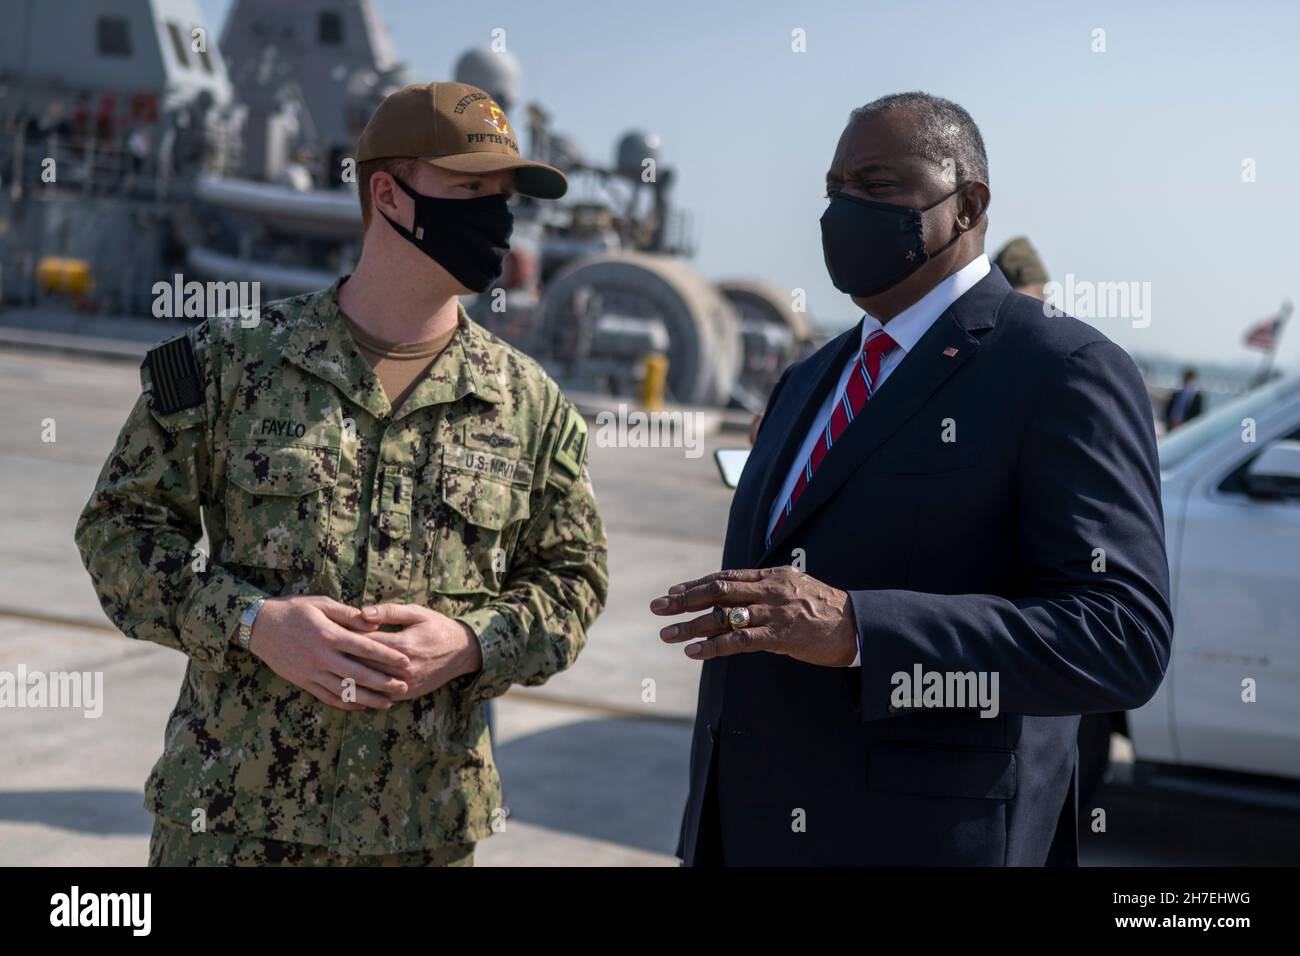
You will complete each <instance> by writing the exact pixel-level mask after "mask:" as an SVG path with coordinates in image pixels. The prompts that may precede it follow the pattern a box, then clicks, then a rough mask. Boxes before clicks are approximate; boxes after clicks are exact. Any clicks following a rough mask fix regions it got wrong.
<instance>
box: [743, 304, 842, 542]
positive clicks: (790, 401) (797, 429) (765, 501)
mask: <svg viewBox="0 0 1300 956" xmlns="http://www.w3.org/2000/svg"><path fill="white" fill-rule="evenodd" d="M861 340H862V323H861V322H859V323H858V324H857V325H855V326H854V327H853V328H851V329H849V330H848V331H846V332H843V333H841V335H840V336H839V338H837V339H834V340H833V341H831V342H829V343H827V345H826V347H825V348H823V349H822V350H821V352H820V353H819V354H818V355H816V356H814V357H813V360H812V361H810V362H809V367H808V369H807V370H802V371H801V374H800V375H799V377H798V379H793V378H792V379H791V380H790V381H788V382H786V384H785V386H784V387H783V389H782V395H781V401H780V402H778V403H777V404H778V408H779V409H781V411H780V414H779V416H778V417H775V418H774V419H773V420H772V421H768V422H764V423H763V435H762V438H769V437H770V438H771V440H772V441H773V442H777V443H779V444H777V445H776V446H775V448H776V451H775V455H776V457H775V460H772V457H771V453H769V454H767V455H764V456H763V458H760V459H759V464H760V465H761V467H763V468H764V469H765V471H764V472H763V475H764V477H763V483H762V485H761V486H760V491H759V495H758V498H757V499H755V500H756V504H755V507H754V514H753V515H752V516H751V527H750V535H749V542H750V547H751V549H752V553H754V554H761V553H762V552H763V551H764V546H763V541H764V539H765V538H766V537H767V525H768V517H769V515H770V514H771V511H772V499H773V498H774V497H775V496H776V495H777V494H778V493H780V491H781V486H782V485H784V484H785V479H786V477H787V476H788V475H789V473H790V467H791V465H793V464H794V456H795V455H796V454H798V452H799V447H800V446H801V445H802V444H803V441H804V439H805V438H807V437H808V429H809V428H811V427H812V423H813V419H814V418H816V416H817V410H818V409H819V408H820V407H821V404H822V402H823V401H824V400H825V398H826V393H827V392H829V391H830V390H831V389H832V388H834V387H835V385H836V384H837V382H838V381H839V377H840V372H842V371H843V370H844V363H845V362H847V361H848V360H849V356H850V355H851V354H853V352H854V351H855V350H856V348H857V346H858V343H859V342H860V341H861ZM773 411H774V412H775V411H777V409H773ZM761 440H762V439H760V441H761Z"/></svg>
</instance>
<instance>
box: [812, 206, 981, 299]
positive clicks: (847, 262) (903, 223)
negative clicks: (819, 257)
mask: <svg viewBox="0 0 1300 956" xmlns="http://www.w3.org/2000/svg"><path fill="white" fill-rule="evenodd" d="M965 185H966V184H965V183H962V184H961V186H958V187H957V188H956V189H954V190H953V191H952V192H950V193H948V194H947V195H945V196H942V197H940V198H939V199H937V200H935V201H934V202H932V203H930V205H928V206H923V207H921V208H920V209H913V208H912V207H911V206H898V205H895V204H894V203H887V202H875V201H874V200H871V199H862V198H860V197H858V196H851V195H849V194H848V193H846V192H844V191H843V190H841V191H839V192H837V193H835V195H833V196H832V197H831V204H830V205H829V206H827V207H826V211H825V212H824V213H822V218H821V226H822V252H823V254H824V255H825V257H826V271H827V272H829V273H830V277H831V282H833V283H834V284H835V288H837V289H839V290H840V291H841V292H843V293H845V294H847V295H854V296H863V297H870V296H873V295H879V294H880V293H882V292H884V291H886V290H887V289H892V288H893V287H894V286H896V285H898V283H900V282H902V281H903V280H904V279H906V278H907V277H908V276H910V275H911V274H912V273H913V272H915V271H916V270H917V269H919V268H921V266H923V265H925V263H926V262H928V261H929V260H930V259H931V258H932V257H933V256H937V255H938V254H939V253H941V252H943V251H944V250H945V249H947V248H948V247H949V246H951V245H952V244H953V243H955V242H956V241H957V240H958V239H960V238H961V237H962V234H961V233H960V232H959V233H957V234H956V235H955V236H953V237H952V238H951V239H949V240H948V241H947V242H946V243H944V244H943V245H942V246H940V247H939V248H938V249H936V250H934V252H928V251H927V250H926V248H925V228H924V224H923V221H922V217H921V214H922V213H924V212H928V211H929V210H931V209H933V208H934V207H935V206H937V205H939V204H940V203H942V202H945V201H946V200H948V199H951V198H952V197H953V196H955V195H957V193H958V192H960V191H961V189H962V187H963V186H965Z"/></svg>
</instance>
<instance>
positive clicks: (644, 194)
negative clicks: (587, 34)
mask: <svg viewBox="0 0 1300 956" xmlns="http://www.w3.org/2000/svg"><path fill="white" fill-rule="evenodd" d="M3 6H4V14H5V22H6V25H7V27H8V29H6V30H5V31H4V32H3V33H0V127H2V128H3V136H2V137H0V309H3V308H5V307H9V308H11V309H25V310H28V311H29V312H32V310H35V311H34V313H33V314H35V315H36V316H37V317H38V320H37V321H38V322H39V317H40V316H42V315H49V316H56V315H59V314H61V313H63V314H66V313H68V312H75V313H78V314H79V315H82V316H96V317H104V318H105V319H106V318H107V317H110V316H132V317H147V316H150V315H157V314H158V311H157V306H158V302H159V297H158V296H156V295H155V293H154V291H153V289H154V285H155V283H157V282H160V281H161V282H165V283H169V284H170V283H172V282H173V280H174V279H175V278H176V277H183V281H184V282H191V281H198V282H204V283H211V284H215V285H218V286H220V285H221V284H228V283H254V282H255V283H258V289H259V293H260V299H261V301H263V302H264V301H268V300H269V299H272V298H276V297H280V296H285V295H293V294H297V293H300V292H305V291H310V290H313V289H318V288H321V287H323V286H325V285H328V284H329V283H330V282H331V281H332V280H333V279H334V278H335V277H336V276H337V275H340V274H343V273H346V272H348V271H350V270H351V269H352V267H353V265H354V263H355V262H356V260H357V258H358V256H359V253H360V246H361V220H360V213H359V210H358V207H357V200H356V185H355V181H354V177H352V176H350V175H348V170H349V168H350V164H351V156H352V151H353V149H354V148H355V144H356V142H357V137H358V135H359V133H360V131H361V129H362V127H363V126H364V124H365V122H366V120H367V119H368V118H369V116H370V114H371V112H372V111H373V109H374V108H375V106H376V105H377V104H378V102H379V101H380V100H381V99H382V98H383V97H384V96H385V95H387V94H388V93H389V92H390V91H392V90H394V89H397V88H399V87H401V86H403V85H405V84H406V83H408V82H412V81H414V80H415V79H416V78H413V77H411V76H410V75H409V73H408V71H407V69H406V68H405V67H404V66H403V64H402V63H401V62H400V61H399V60H398V58H397V55H396V52H395V50H394V47H393V44H392V41H391V38H390V37H389V35H388V33H387V31H386V30H385V28H384V25H383V23H382V21H381V20H380V17H379V15H378V10H377V8H376V6H375V4H374V3H372V2H370V0H235V2H234V4H233V5H232V7H231V10H230V13H229V16H228V17H227V21H226V23H225V25H224V27H223V29H222V31H221V34H220V37H219V38H218V37H217V36H216V35H215V34H213V33H212V32H211V31H210V30H209V28H208V25H207V24H206V23H204V21H203V17H202V15H201V13H200V11H199V9H198V5H197V3H196V2H195V0H63V2H60V3H50V2H47V0H3ZM419 79H421V80H424V79H428V78H419ZM454 79H456V80H459V81H461V82H465V83H470V84H473V85H475V86H479V87H482V88H484V89H486V90H487V91H488V92H489V93H491V94H492V95H493V96H494V97H495V98H496V99H497V101H498V102H500V103H501V104H502V106H503V107H504V108H505V109H506V110H507V111H508V112H511V115H515V111H516V110H517V109H518V108H519V107H520V106H521V105H522V107H523V114H524V117H525V122H526V127H527V130H528V134H529V135H528V142H527V148H528V151H529V154H530V155H532V156H533V157H535V158H538V159H541V160H543V161H545V162H548V163H551V164H553V165H556V166H558V167H560V168H562V169H564V170H565V171H566V173H567V174H568V175H569V177H570V181H571V183H572V188H571V189H570V193H569V197H568V198H566V199H565V200H564V201H562V202H560V203H550V204H540V203H536V202H533V201H530V200H528V199H526V198H523V197H521V198H520V199H519V200H517V206H516V209H515V214H516V231H515V236H514V237H513V239H512V252H511V254H510V257H509V259H508V261H507V263H506V268H505V272H504V274H503V276H502V278H501V281H500V282H499V283H498V288H497V289H494V290H489V292H487V293H485V294H483V295H481V296H478V297H476V298H475V299H474V300H473V301H469V300H467V303H466V304H467V307H468V308H469V309H470V312H471V314H473V315H474V316H475V318H476V319H477V320H478V321H480V322H481V323H482V324H484V325H486V326H487V327H489V328H491V329H492V330H493V331H494V332H496V333H497V334H499V335H501V336H502V337H503V338H505V339H507V340H509V341H511V342H513V343H514V344H516V345H517V346H519V347H520V348H522V349H524V350H525V351H527V352H529V353H530V354H532V355H534V356H536V357H537V358H539V359H540V360H541V361H542V362H543V364H545V365H546V366H547V367H548V369H549V370H550V371H551V373H552V374H553V375H554V376H555V377H556V378H557V379H558V380H559V381H560V382H561V384H563V385H565V386H566V387H568V388H574V389H582V390H585V391H594V392H601V393H607V394H612V395H634V394H637V392H638V389H639V387H640V383H641V382H642V380H643V377H644V376H645V374H646V371H645V370H646V367H647V363H646V359H647V357H649V356H660V357H663V358H666V360H667V361H666V389H665V397H666V398H667V399H668V400H669V401H673V402H678V403H684V404H700V405H710V406H732V407H736V408H744V409H750V410H758V409H761V408H762V405H763V402H764V400H765V398H766V395H767V393H768V391H769V390H770V388H771V386H772V384H773V383H774V382H775V380H776V377H777V376H778V375H779V373H780V371H781V370H782V369H783V368H784V367H785V366H786V365H788V364H789V363H790V362H791V361H793V360H795V359H796V358H798V357H800V356H801V355H803V354H806V352H807V351H808V350H810V348H811V347H812V345H813V332H812V326H811V324H810V322H809V318H808V316H807V314H806V313H804V312H802V311H798V310H796V309H795V308H793V307H792V300H791V296H790V295H789V294H788V293H787V292H786V291H785V290H783V289H780V288H776V287H774V286H772V285H771V284H768V283H765V282H761V281H756V280H746V279H738V280H734V281H726V282H718V283H713V282H708V281H706V280H705V279H704V278H702V277H701V276H700V275H699V274H698V273H697V272H696V271H694V270H693V269H692V268H691V267H690V265H689V264H688V261H687V260H688V259H689V257H690V256H691V254H692V252H693V244H692V239H691V235H690V232H691V230H690V220H689V217H688V216H687V215H686V214H685V213H684V211H682V210H678V209H675V208H674V207H673V206H672V203H671V200H670V193H671V187H672V184H673V182H674V180H675V178H676V171H675V170H673V169H671V168H669V167H667V166H666V165H665V164H664V163H663V162H662V158H661V156H660V153H659V142H658V139H657V138H656V137H654V136H651V135H648V134H646V133H644V132H642V131H636V130H634V131H629V132H626V133H624V134H623V135H622V136H621V137H620V138H619V139H618V140H617V144H616V147H615V149H614V155H613V159H612V161H611V162H610V163H608V164H602V163H599V162H595V161H592V160H590V159H587V158H585V157H583V155H582V153H581V151H580V150H579V149H578V147H577V146H576V144H575V143H574V142H573V140H572V139H570V138H569V137H566V136H564V135H563V134H562V133H560V132H558V131H555V130H553V129H552V126H551V117H550V114H549V113H548V112H547V111H546V110H545V109H544V108H543V107H542V106H541V105H539V104H537V103H532V102H530V103H527V104H521V103H520V99H519V92H520V87H521V79H522V71H521V69H520V66H519V64H518V63H517V62H516V61H515V60H514V59H513V58H512V57H511V56H510V55H509V54H507V53H504V52H501V53H497V52H493V51H491V50H487V49H482V50H477V49H476V50H470V51H467V52H465V53H464V54H463V55H462V56H461V57H460V59H459V61H458V63H457V66H456V70H455V76H454ZM178 298H179V296H178ZM188 318H192V319H194V318H197V317H195V316H189V317H188ZM87 324H90V323H84V322H83V323H82V327H85V325H87ZM95 324H97V325H99V326H102V327H103V328H104V329H106V330H110V329H111V327H112V323H111V322H107V321H105V322H102V323H98V322H97V323H95ZM105 334H112V333H111V331H106V333H105ZM160 337H161V334H160ZM659 368H660V369H661V370H662V369H663V368H664V363H663V362H662V359H661V360H660V361H659Z"/></svg>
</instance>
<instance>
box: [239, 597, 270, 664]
mask: <svg viewBox="0 0 1300 956" xmlns="http://www.w3.org/2000/svg"><path fill="white" fill-rule="evenodd" d="M264 603H266V598H258V599H257V600H256V601H254V602H253V603H252V604H250V605H248V610H247V611H245V612H244V613H243V615H242V616H241V617H240V618H239V630H238V631H236V632H235V643H236V644H237V645H239V649H240V650H244V651H246V650H248V645H249V644H250V643H251V642H252V640H253V622H254V621H256V620H257V612H258V611H260V610H262V605H263V604H264Z"/></svg>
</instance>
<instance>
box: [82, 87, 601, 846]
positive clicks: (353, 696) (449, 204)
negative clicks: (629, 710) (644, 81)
mask: <svg viewBox="0 0 1300 956" xmlns="http://www.w3.org/2000/svg"><path fill="white" fill-rule="evenodd" d="M357 161H358V167H357V169H358V182H359V186H360V195H361V201H362V211H363V218H364V219H365V222H366V233H365V246H364V250H363V253H362V257H361V261H360V262H359V263H358V265H357V268H356V270H355V272H354V273H353V274H352V275H351V276H350V277H347V278H344V279H341V280H339V281H338V282H336V283H335V284H334V285H332V286H331V287H330V288H328V289H325V290H323V291H321V292H316V293H313V294H310V295H303V296H298V297H296V298H292V299H288V300H285V301H283V302H279V303H275V304H272V305H269V306H267V307H265V308H264V309H263V310H262V314H261V315H260V317H258V321H256V323H253V322H251V321H250V320H249V319H248V317H247V316H244V317H240V316H235V317H231V318H209V319H208V320H207V321H205V322H203V323H202V324H200V325H199V326H198V327H196V328H194V329H192V330H191V331H189V332H187V333H185V334H184V335H181V336H178V337H176V338H174V339H171V340H169V341H167V342H164V343H163V344H162V345H160V346H158V347H157V348H155V349H154V350H152V351H151V352H150V353H149V355H148V357H147V358H146V360H145V362H144V363H143V365H142V370H141V379H142V387H143V394H142V395H141V397H140V399H139V400H138V401H137V402H136V405H135V407H134V409H133V410H132V411H131V414H130V417H129V418H128V419H127V422H126V425H125V427H124V428H123V429H122V432H121V435H120V436H119V438H118V441H117V445H116V447H115V448H114V449H113V451H112V453H111V454H110V456H109V458H108V461H107V462H106V464H105V465H104V468H103V471H102V472H101V473H100V476H99V481H98V484H97V485H96V487H95V490H94V493H93V495H92V496H91V498H90V501H89V503H88V504H87V505H86V508H85V510H84V512H83V513H82V515H81V519H80V521H79V522H78V525H77V531H76V540H77V544H78V547H79V548H80V551H81V554H82V558H83V560H84V562H85V565H86V568H87V569H88V571H89V572H90V575H91V578H92V581H93V582H94V586H95V589H96V591H97V592H98V594H99V597H100V601H101V603H102V604H103V607H104V609H105V611H106V612H107V613H108V616H109V617H110V618H111V619H112V621H113V622H114V624H116V625H117V626H118V627H119V628H120V629H121V630H122V631H123V632H124V633H125V634H126V635H128V636H129V637H133V638H137V639H143V640H149V641H154V642H156V643H159V644H164V645H166V646H168V647H173V648H176V649H178V650H180V651H182V652H183V653H185V654H186V655H187V656H188V658H189V666H188V668H187V671H186V674H185V681H184V683H183V684H182V686H181V691H180V698H179V700H178V701H177V703H176V707H175V709H174V710H173V712H172V715H171V718H170V720H169V722H168V726H167V731H166V737H165V741H164V748H163V754H162V757H161V758H160V759H159V760H158V762H157V764H156V765H155V766H154V769H153V773H152V774H151V776H150V778H149V781H148V784H147V786H146V794H145V800H146V806H147V807H148V808H149V809H150V810H152V811H153V812H154V814H155V818H156V823H155V827H154V834H153V839H152V840H151V843H150V863H151V864H153V865H203V864H226V865H228V864H237V863H250V864H266V863H289V864H300V865H322V864H324V865H348V864H360V865H412V864H414V865H430V864H443V865H466V864H469V863H470V862H471V861H472V853H473V846H474V843H475V841H477V840H480V839H482V838H483V837H486V836H488V835H489V834H490V833H492V832H493V831H494V829H498V830H499V829H500V827H499V826H498V825H497V822H498V821H499V820H501V819H502V815H503V810H502V809H501V807H500V793H501V791H500V784H499V781H498V778H497V772H496V769H495V766H494V765H493V761H492V753H491V748H490V742H489V737H488V733H487V728H486V726H485V722H484V717H483V707H482V704H483V702H484V701H486V700H488V699H490V698H492V697H495V696H498V695H500V694H503V693H505V691H506V690H507V689H508V688H509V687H510V686H511V685H512V684H516V683H522V684H540V683H542V682H543V681H545V680H546V679H547V678H548V677H550V676H551V675H552V674H554V673H556V672H558V671H560V670H563V669H564V668H566V667H568V666H569V665H570V664H572V663H573V661H574V659H575V657H576V656H577V654H578V652H579V651H580V650H581V649H582V647H583V645H584V643H585V641H586V632H587V628H588V627H589V626H590V625H591V623H592V621H593V619H594V618H595V617H596V615H597V614H598V613H599V612H600V610H601V608H602V606H603V604H604V601H605V597H606V588H607V574H606V563H605V535H604V530H603V527H602V525H601V521H600V518H599V516H598V514H597V511H596V503H595V500H594V497H593V495H592V489H591V483H590V480H589V478H588V474H587V468H586V464H585V452H586V439H587V429H586V425H585V424H584V422H583V420H582V418H581V417H580V416H579V415H578V413H577V412H576V411H575V410H574V408H573V406H572V405H571V404H569V402H568V401H567V400H566V399H565V398H564V397H563V396H562V395H561V394H560V392H559V390H558V388H557V387H556V385H555V383H554V382H552V381H551V380H550V379H549V378H548V377H547V376H546V374H545V373H544V372H543V371H542V370H541V369H540V368H539V367H538V366H537V365H536V364H535V363H534V362H532V361H531V360H530V359H529V358H527V357H526V356H524V355H522V354H521V353H519V352H517V351H515V350H514V349H513V348H511V347H510V346H508V345H506V344H505V343H503V342H501V341H500V340H498V339H496V338H495V337H493V336H492V335H490V334H489V333H487V332H486V331H485V330H483V329H482V328H480V327H479V326H477V325H476V324H474V323H473V322H472V321H470V319H469V318H468V316H467V315H466V314H465V312H464V310H463V309H461V308H460V305H459V300H458V298H457V296H458V295H460V294H465V293H467V292H477V291H481V290H482V289H484V288H486V287H487V285H488V284H489V283H490V282H491V281H492V280H493V279H494V278H495V277H496V275H497V274H499V271H500V268H501V260H502V257H503V255H504V254H505V251H506V249H507V248H508V244H507V242H506V239H507V237H508V235H509V231H510V221H511V220H510V213H509V210H508V208H507V206H506V197H507V195H508V194H509V193H510V192H512V191H515V190H517V191H519V192H522V193H526V194H528V195H532V196H535V197H538V198H556V197H558V196H560V195H562V194H563V193H564V191H565V189H566V182H565V179H564V177H563V174H561V173H560V172H559V171H558V170H554V169H552V168H550V167H548V166H544V165H542V164H539V163H534V162H530V161H527V160H524V159H522V158H521V157H520V155H519V150H518V146H517V143H516V140H515V135H514V131H513V129H512V128H511V127H510V125H509V123H508V122H507V121H506V118H505V115H504V114H503V113H502V112H501V110H500V108H499V107H498V106H497V104H496V103H495V102H493V101H492V100H491V98H490V97H489V96H488V95H487V94H486V93H484V92H482V91H481V90H477V89H475V88H473V87H466V86H461V85H459V84H452V83H438V84H429V85H427V86H412V87H407V88H406V89H404V90H401V91H399V92H397V93H394V94H393V95H392V96H390V97H389V98H388V99H387V100H385V101H384V103H383V104H382V105H381V106H380V107H379V109H378V111H377V112H376V114H375V116H374V117H373V118H372V119H371V121H370V123H369V125H368V126H367V127H366V130H365V132H364V133H363V134H362V138H361V142H360V145H359V148H358V156H357ZM386 343H387V344H386ZM430 343H432V346H430ZM412 359H414V363H413V362H412ZM413 369H414V371H412V370H413ZM201 521H202V523H201ZM205 528H206V532H207V536H208V541H209V543H210V551H211V553H210V556H209V555H206V554H204V553H203V552H202V551H200V550H196V547H195V545H196V543H197V542H198V541H199V539H200V537H201V535H202V534H203V531H204V529H205Z"/></svg>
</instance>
